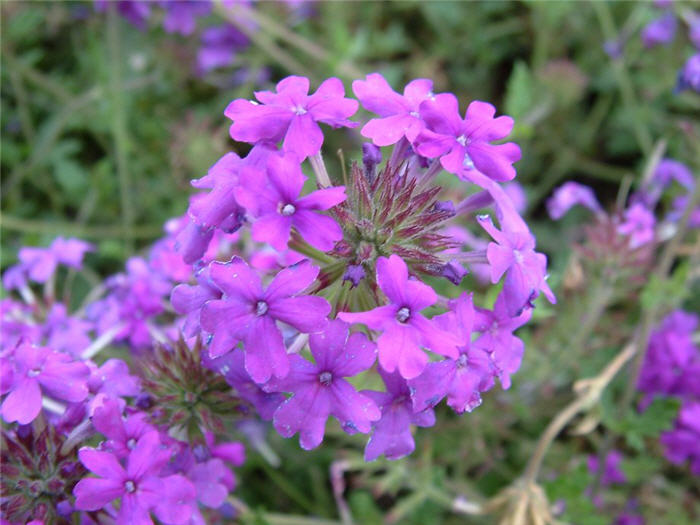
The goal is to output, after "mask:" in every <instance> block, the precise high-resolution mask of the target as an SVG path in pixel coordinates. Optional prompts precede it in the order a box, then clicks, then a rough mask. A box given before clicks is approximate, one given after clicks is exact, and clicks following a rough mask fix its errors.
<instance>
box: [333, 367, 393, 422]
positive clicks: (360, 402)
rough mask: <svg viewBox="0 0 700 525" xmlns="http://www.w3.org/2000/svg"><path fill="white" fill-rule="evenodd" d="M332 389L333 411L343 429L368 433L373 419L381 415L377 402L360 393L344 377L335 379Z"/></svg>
mask: <svg viewBox="0 0 700 525" xmlns="http://www.w3.org/2000/svg"><path fill="white" fill-rule="evenodd" d="M330 390H331V393H332V395H333V406H332V409H331V413H332V414H333V415H334V416H335V417H336V418H338V421H340V424H341V426H342V427H343V429H349V430H350V431H351V433H354V432H362V433H363V434H366V433H367V432H369V431H370V430H371V428H372V421H377V420H378V419H379V418H380V417H381V415H382V413H381V411H380V410H379V408H378V407H377V405H376V404H375V402H374V401H373V400H372V399H371V398H369V397H367V396H363V395H362V394H360V393H358V392H357V391H356V390H355V388H354V387H353V386H352V385H351V384H350V383H348V382H347V381H345V380H344V379H335V380H334V381H333V384H332V386H331V389H330Z"/></svg>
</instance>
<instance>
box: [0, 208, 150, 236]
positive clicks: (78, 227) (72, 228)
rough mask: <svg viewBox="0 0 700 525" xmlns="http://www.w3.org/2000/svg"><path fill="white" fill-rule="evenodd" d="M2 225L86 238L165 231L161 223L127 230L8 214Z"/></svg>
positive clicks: (18, 229) (147, 234)
mask: <svg viewBox="0 0 700 525" xmlns="http://www.w3.org/2000/svg"><path fill="white" fill-rule="evenodd" d="M0 227H1V228H4V229H6V230H12V231H17V232H23V233H42V234H48V235H70V236H73V237H83V238H85V239H119V238H124V237H125V236H127V235H131V237H132V238H133V239H155V238H157V237H158V236H160V235H161V234H162V233H163V228H162V226H160V225H154V226H139V227H137V228H133V229H132V230H131V231H130V232H127V230H125V229H124V228H123V227H122V226H85V225H82V224H75V223H70V222H56V221H42V220H37V219H22V218H19V217H13V216H11V215H7V214H4V215H2V216H0Z"/></svg>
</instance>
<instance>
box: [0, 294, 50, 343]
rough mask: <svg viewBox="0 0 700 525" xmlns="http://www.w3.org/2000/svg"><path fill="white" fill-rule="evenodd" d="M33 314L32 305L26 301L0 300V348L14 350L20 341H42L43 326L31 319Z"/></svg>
mask: <svg viewBox="0 0 700 525" xmlns="http://www.w3.org/2000/svg"><path fill="white" fill-rule="evenodd" d="M31 314H32V310H31V307H29V306H27V305H25V304H24V303H20V302H17V301H14V300H13V299H9V298H7V299H2V300H0V350H8V351H12V350H14V348H15V347H16V346H17V345H18V344H19V343H20V342H25V343H26V342H30V343H39V342H40V341H41V338H42V330H41V327H40V326H37V325H36V324H34V322H33V321H31Z"/></svg>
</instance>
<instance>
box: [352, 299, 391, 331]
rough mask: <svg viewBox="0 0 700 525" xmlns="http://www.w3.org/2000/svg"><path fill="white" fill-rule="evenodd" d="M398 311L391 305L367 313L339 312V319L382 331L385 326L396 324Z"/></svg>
mask: <svg viewBox="0 0 700 525" xmlns="http://www.w3.org/2000/svg"><path fill="white" fill-rule="evenodd" d="M398 309H399V307H398V306H396V305H393V304H389V305H386V306H379V307H377V308H375V309H374V310H369V311H367V312H338V319H341V320H343V321H345V322H346V323H350V324H355V323H362V324H365V325H367V328H369V329H370V330H382V329H383V328H384V326H386V325H391V324H393V323H394V322H396V311H397V310H398Z"/></svg>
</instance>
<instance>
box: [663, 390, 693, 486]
mask: <svg viewBox="0 0 700 525" xmlns="http://www.w3.org/2000/svg"><path fill="white" fill-rule="evenodd" d="M661 443H662V444H663V445H664V446H665V447H666V458H667V459H668V460H669V461H670V462H672V463H674V464H676V465H681V464H683V463H685V462H688V463H690V471H691V472H692V473H693V474H694V475H696V476H700V402H697V401H688V402H686V403H684V404H683V406H682V407H681V409H680V412H679V414H678V419H677V420H676V423H675V427H674V429H673V430H670V431H668V432H664V433H663V434H661Z"/></svg>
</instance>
